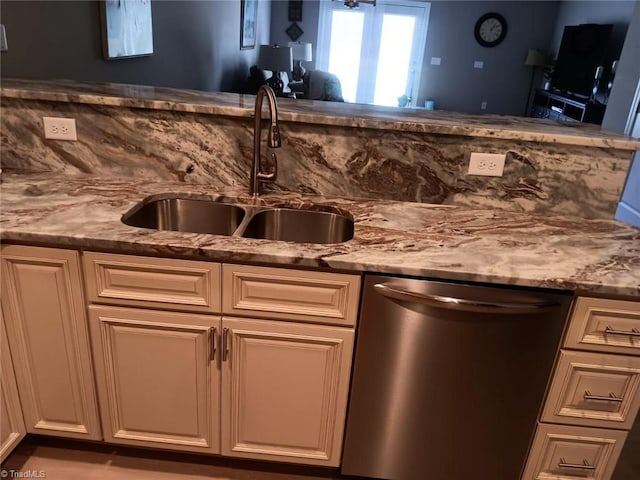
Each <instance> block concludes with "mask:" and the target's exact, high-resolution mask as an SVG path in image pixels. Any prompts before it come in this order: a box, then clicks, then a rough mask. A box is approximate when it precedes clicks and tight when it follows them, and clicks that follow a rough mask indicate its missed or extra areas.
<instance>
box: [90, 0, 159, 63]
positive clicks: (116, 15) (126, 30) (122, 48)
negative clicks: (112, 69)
mask: <svg viewBox="0 0 640 480" xmlns="http://www.w3.org/2000/svg"><path fill="white" fill-rule="evenodd" d="M98 6H99V10H100V23H101V35H102V56H103V58H104V59H105V60H117V59H120V58H131V57H144V56H148V55H151V54H152V53H153V23H152V21H151V0H126V1H125V0H100V1H99V2H98Z"/></svg>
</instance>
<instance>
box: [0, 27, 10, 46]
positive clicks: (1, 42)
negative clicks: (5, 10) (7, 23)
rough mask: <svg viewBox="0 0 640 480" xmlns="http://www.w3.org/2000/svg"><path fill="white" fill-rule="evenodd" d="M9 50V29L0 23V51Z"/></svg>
mask: <svg viewBox="0 0 640 480" xmlns="http://www.w3.org/2000/svg"><path fill="white" fill-rule="evenodd" d="M7 51H9V45H8V44H7V31H6V30H5V28H4V25H2V24H1V23H0V52H7Z"/></svg>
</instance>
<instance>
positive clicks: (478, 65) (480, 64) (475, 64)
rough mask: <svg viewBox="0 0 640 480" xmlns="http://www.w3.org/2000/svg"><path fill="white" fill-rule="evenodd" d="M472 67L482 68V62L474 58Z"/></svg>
mask: <svg viewBox="0 0 640 480" xmlns="http://www.w3.org/2000/svg"><path fill="white" fill-rule="evenodd" d="M473 68H484V62H481V61H480V60H476V61H475V62H473Z"/></svg>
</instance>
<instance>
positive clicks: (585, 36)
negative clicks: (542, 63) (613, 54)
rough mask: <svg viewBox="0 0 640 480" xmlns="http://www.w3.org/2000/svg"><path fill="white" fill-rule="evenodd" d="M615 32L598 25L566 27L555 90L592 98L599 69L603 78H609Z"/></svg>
mask: <svg viewBox="0 0 640 480" xmlns="http://www.w3.org/2000/svg"><path fill="white" fill-rule="evenodd" d="M612 29H613V25H611V24H606V25H600V24H595V23H587V24H583V25H568V26H566V27H564V33H563V35H562V43H561V44H560V51H559V52H558V58H557V60H556V65H555V69H554V72H553V77H552V80H551V86H552V87H553V88H554V89H557V90H560V91H562V92H563V93H565V94H573V95H577V96H581V97H590V96H591V94H592V90H593V86H594V80H595V76H596V70H597V68H598V67H599V66H602V67H603V71H601V74H602V75H603V77H604V75H606V72H605V71H604V69H605V67H606V64H607V58H606V57H607V52H608V47H609V37H610V36H611V30H612ZM604 78H606V77H604Z"/></svg>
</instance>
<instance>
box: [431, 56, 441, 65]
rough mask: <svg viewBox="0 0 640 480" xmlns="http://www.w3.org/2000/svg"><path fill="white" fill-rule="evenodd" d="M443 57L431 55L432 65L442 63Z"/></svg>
mask: <svg viewBox="0 0 640 480" xmlns="http://www.w3.org/2000/svg"><path fill="white" fill-rule="evenodd" d="M440 62H442V59H441V58H440V57H431V65H440Z"/></svg>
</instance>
